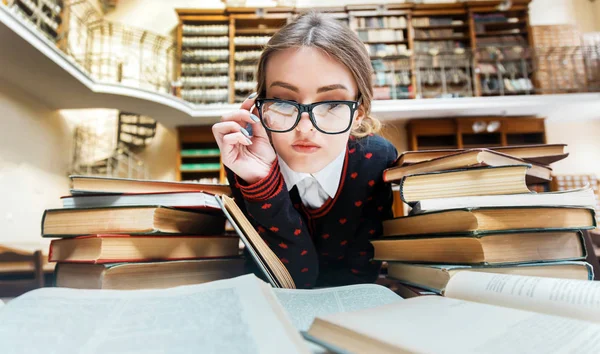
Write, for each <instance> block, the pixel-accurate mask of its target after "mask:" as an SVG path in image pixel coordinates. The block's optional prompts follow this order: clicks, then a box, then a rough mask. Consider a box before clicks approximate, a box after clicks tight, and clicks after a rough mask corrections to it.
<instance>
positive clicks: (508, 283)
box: [444, 271, 600, 323]
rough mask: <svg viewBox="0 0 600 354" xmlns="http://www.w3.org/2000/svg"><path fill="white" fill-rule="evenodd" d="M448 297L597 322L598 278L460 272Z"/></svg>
mask: <svg viewBox="0 0 600 354" xmlns="http://www.w3.org/2000/svg"><path fill="white" fill-rule="evenodd" d="M444 295H445V296H447V297H452V298H455V299H461V300H466V301H475V302H480V303H487V304H492V305H497V306H505V307H512V308H517V309H523V310H527V311H535V312H540V313H546V314H551V315H557V316H565V317H571V318H576V319H581V320H587V321H593V322H597V323H600V282H597V281H587V280H573V279H558V278H542V277H529V276H520V275H507V274H493V273H475V272H468V271H465V272H459V273H458V274H456V275H454V276H453V277H452V278H451V279H450V281H449V282H448V285H447V286H446V292H445V294H444Z"/></svg>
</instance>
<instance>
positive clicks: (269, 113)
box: [256, 98, 359, 134]
mask: <svg viewBox="0 0 600 354" xmlns="http://www.w3.org/2000/svg"><path fill="white" fill-rule="evenodd" d="M358 106H359V102H356V101H321V102H315V103H311V104H300V103H297V102H294V101H287V100H280V99H276V98H274V99H266V98H259V99H257V100H256V108H258V114H259V117H260V120H261V122H262V124H263V126H264V127H265V129H267V130H269V131H271V132H273V133H286V132H289V131H292V130H293V129H294V128H296V126H297V125H298V123H299V122H300V117H301V116H302V113H304V112H307V113H308V117H309V118H310V121H311V122H312V124H313V126H314V127H315V128H316V129H317V130H318V131H320V132H321V133H324V134H341V133H345V132H347V131H348V130H349V129H350V127H351V126H352V119H353V118H354V112H356V110H357V109H358Z"/></svg>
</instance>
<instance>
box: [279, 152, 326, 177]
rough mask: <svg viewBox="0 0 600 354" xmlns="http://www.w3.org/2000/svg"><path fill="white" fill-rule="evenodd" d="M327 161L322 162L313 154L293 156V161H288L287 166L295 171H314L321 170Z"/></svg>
mask: <svg viewBox="0 0 600 354" xmlns="http://www.w3.org/2000/svg"><path fill="white" fill-rule="evenodd" d="M326 165H327V163H323V161H322V159H319V158H315V157H314V156H306V155H300V156H294V162H293V163H288V166H290V168H291V169H292V170H294V171H296V172H303V173H315V172H319V171H321V170H322V169H323V168H324V167H325V166H326Z"/></svg>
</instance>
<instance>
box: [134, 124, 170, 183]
mask: <svg viewBox="0 0 600 354" xmlns="http://www.w3.org/2000/svg"><path fill="white" fill-rule="evenodd" d="M140 157H141V158H142V159H143V160H144V162H145V163H146V166H148V172H149V175H150V179H158V180H165V181H175V180H177V176H176V172H177V163H178V160H177V130H176V129H169V128H166V127H164V126H162V125H160V124H159V125H158V127H157V129H156V136H155V137H154V139H153V140H152V142H151V143H150V145H149V146H147V147H146V149H145V150H144V151H143V152H141V153H140Z"/></svg>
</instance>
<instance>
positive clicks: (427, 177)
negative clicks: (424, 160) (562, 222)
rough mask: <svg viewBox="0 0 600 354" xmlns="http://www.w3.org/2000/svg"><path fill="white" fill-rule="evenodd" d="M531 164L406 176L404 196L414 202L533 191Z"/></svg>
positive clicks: (406, 199) (403, 183)
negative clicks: (529, 173) (529, 181)
mask: <svg viewBox="0 0 600 354" xmlns="http://www.w3.org/2000/svg"><path fill="white" fill-rule="evenodd" d="M528 169H529V165H514V166H500V167H476V168H469V169H458V170H448V171H439V172H429V173H422V174H416V175H411V176H406V177H402V179H401V180H400V182H399V184H400V197H401V199H402V201H403V202H405V203H407V204H413V203H416V202H418V201H420V200H424V199H433V198H452V197H466V196H480V195H499V194H520V193H530V192H531V191H530V190H529V188H528V187H527V183H526V181H525V180H526V177H525V176H526V173H527V170H528Z"/></svg>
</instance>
